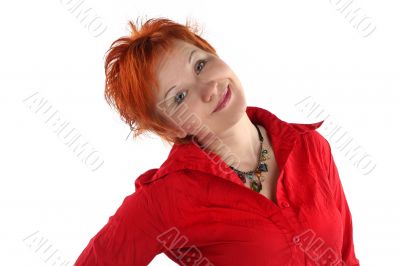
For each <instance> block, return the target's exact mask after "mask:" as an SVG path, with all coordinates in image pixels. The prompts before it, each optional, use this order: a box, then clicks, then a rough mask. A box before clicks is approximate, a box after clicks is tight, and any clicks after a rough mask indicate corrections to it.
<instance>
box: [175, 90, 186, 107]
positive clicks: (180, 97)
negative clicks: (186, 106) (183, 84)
mask: <svg viewBox="0 0 400 266" xmlns="http://www.w3.org/2000/svg"><path fill="white" fill-rule="evenodd" d="M186 94H187V92H186V91H180V92H178V93H177V94H176V95H175V103H176V104H178V105H179V104H181V103H182V102H183V100H184V99H185V96H186Z"/></svg>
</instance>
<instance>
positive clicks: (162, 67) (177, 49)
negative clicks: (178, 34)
mask: <svg viewBox="0 0 400 266" xmlns="http://www.w3.org/2000/svg"><path fill="white" fill-rule="evenodd" d="M194 49H198V48H197V47H196V46H195V45H193V44H191V43H187V42H185V41H181V40H176V41H173V43H172V46H171V48H170V50H169V51H168V52H166V53H165V54H164V55H163V56H162V57H161V58H160V61H159V64H158V67H157V78H158V80H159V81H165V80H164V79H165V77H168V76H170V75H171V74H173V73H174V72H176V71H177V70H178V71H179V69H182V68H183V67H184V66H185V65H186V64H187V63H188V58H189V55H190V53H191V51H192V50H194Z"/></svg>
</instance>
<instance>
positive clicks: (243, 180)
mask: <svg viewBox="0 0 400 266" xmlns="http://www.w3.org/2000/svg"><path fill="white" fill-rule="evenodd" d="M239 178H240V180H242V182H243V183H246V178H245V177H244V175H243V174H239Z"/></svg>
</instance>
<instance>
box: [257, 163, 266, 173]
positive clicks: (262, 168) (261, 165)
mask: <svg viewBox="0 0 400 266" xmlns="http://www.w3.org/2000/svg"><path fill="white" fill-rule="evenodd" d="M258 171H261V172H268V166H267V164H266V163H260V165H259V166H258Z"/></svg>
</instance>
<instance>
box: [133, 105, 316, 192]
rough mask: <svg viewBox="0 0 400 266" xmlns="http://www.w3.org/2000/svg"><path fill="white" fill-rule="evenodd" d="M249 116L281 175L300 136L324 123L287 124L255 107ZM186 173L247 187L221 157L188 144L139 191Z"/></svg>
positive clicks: (177, 147) (177, 148) (148, 174)
mask: <svg viewBox="0 0 400 266" xmlns="http://www.w3.org/2000/svg"><path fill="white" fill-rule="evenodd" d="M246 113H247V115H248V117H249V119H250V120H251V121H252V122H253V123H254V124H258V125H261V126H262V127H264V128H265V130H266V132H267V134H268V137H269V139H270V142H271V144H272V148H273V151H274V155H275V158H276V161H277V164H278V168H279V172H280V171H281V169H283V168H284V166H285V163H286V161H287V159H288V157H289V155H290V153H291V151H292V150H293V147H294V146H295V144H296V142H297V140H298V137H299V135H300V134H303V133H305V132H307V131H309V130H314V129H316V128H318V127H320V126H321V124H322V123H323V122H324V121H321V122H318V123H313V124H296V123H287V122H285V121H283V120H281V119H279V118H278V117H277V116H276V115H274V114H272V113H271V112H269V111H267V110H265V109H263V108H260V107H255V106H247V108H246ZM183 170H194V171H199V172H203V173H206V174H212V175H215V176H219V177H221V178H224V179H227V180H230V181H232V182H234V183H237V184H239V185H244V184H243V183H242V181H241V180H240V179H239V178H238V176H237V175H236V173H235V172H234V171H233V170H231V169H230V168H229V167H228V165H227V164H226V163H225V162H224V161H223V160H222V159H221V158H220V157H219V156H218V155H217V154H215V153H212V152H209V153H207V152H205V151H204V150H202V149H201V148H200V147H199V146H198V145H197V144H195V143H192V142H190V143H187V144H174V145H173V146H172V149H171V151H170V153H169V155H168V158H167V159H166V160H165V162H164V163H163V164H162V165H161V166H160V168H159V169H158V170H157V169H152V171H150V170H149V171H147V172H146V173H144V174H142V175H141V176H139V177H138V178H137V179H136V181H135V186H136V189H138V188H139V187H141V186H143V185H144V184H146V183H150V182H153V181H154V180H157V179H159V178H162V177H164V176H166V175H167V174H170V173H173V172H177V171H183Z"/></svg>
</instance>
